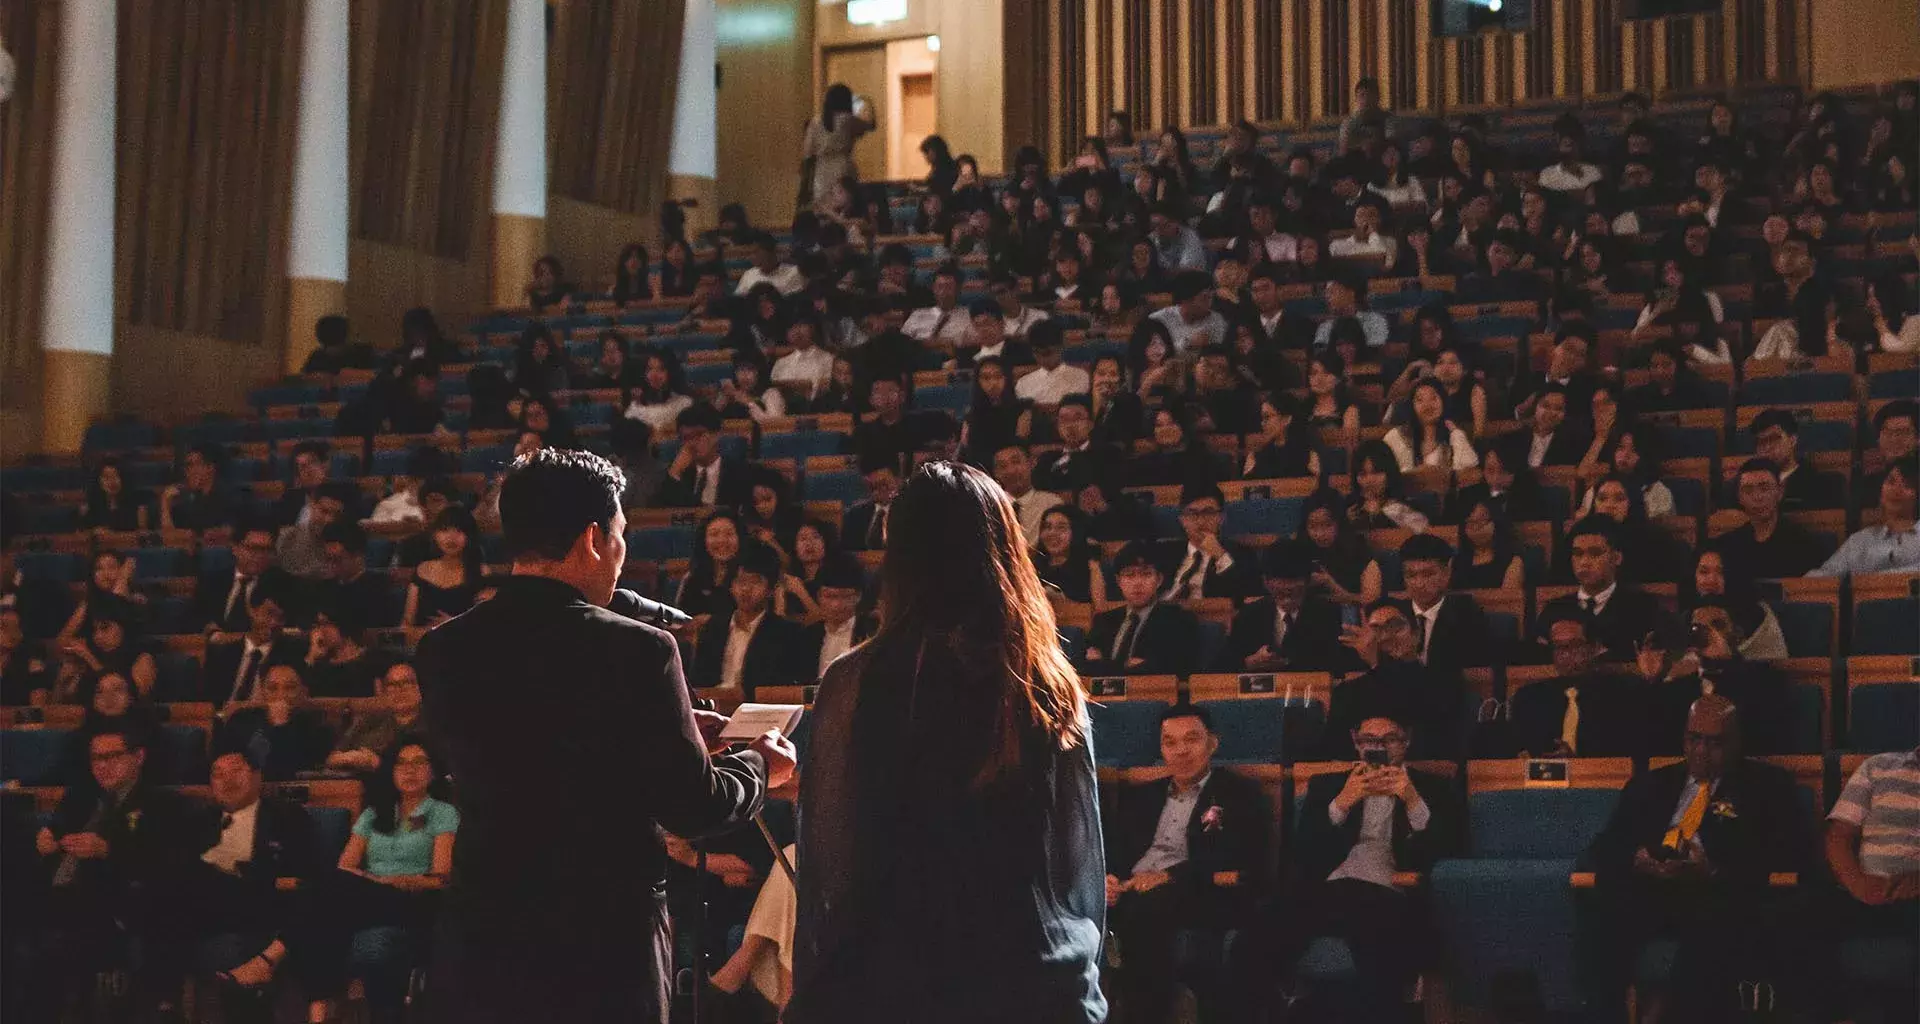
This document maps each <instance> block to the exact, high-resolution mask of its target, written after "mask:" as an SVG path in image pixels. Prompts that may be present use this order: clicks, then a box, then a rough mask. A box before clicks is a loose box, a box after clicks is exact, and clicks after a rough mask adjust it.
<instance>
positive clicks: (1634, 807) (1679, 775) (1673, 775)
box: [1587, 760, 1813, 888]
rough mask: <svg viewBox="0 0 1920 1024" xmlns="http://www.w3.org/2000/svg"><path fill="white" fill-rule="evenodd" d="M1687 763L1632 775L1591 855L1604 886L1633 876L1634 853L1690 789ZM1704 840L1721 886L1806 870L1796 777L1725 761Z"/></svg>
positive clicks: (1807, 830)
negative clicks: (1725, 764)
mask: <svg viewBox="0 0 1920 1024" xmlns="http://www.w3.org/2000/svg"><path fill="white" fill-rule="evenodd" d="M1686 786H1687V765H1686V762H1684V761H1683V762H1681V763H1679V764H1674V765H1668V766H1667V767H1665V768H1657V769H1654V770H1653V771H1648V772H1642V773H1640V774H1638V775H1635V776H1634V777H1633V778H1632V780H1630V781H1629V782H1628V783H1627V788H1626V789H1624V790H1622V791H1621V793H1620V802H1619V803H1617V804H1615V805H1614V808H1613V817H1612V818H1611V819H1609V820H1608V822H1607V827H1606V828H1605V829H1604V830H1602V831H1601V833H1600V834H1599V835H1598V836H1596V837H1595V838H1594V840H1593V845H1592V846H1591V847H1589V848H1588V850H1587V855H1588V857H1589V858H1590V859H1591V862H1592V864H1593V867H1594V871H1595V873H1596V875H1597V876H1598V878H1597V881H1598V882H1599V884H1600V885H1601V886H1602V887H1605V886H1607V885H1610V884H1614V883H1617V882H1620V881H1623V880H1625V879H1627V878H1629V877H1631V875H1632V872H1633V857H1634V854H1635V853H1636V852H1637V851H1639V850H1640V849H1642V848H1650V847H1656V846H1659V845H1660V843H1661V841H1662V840H1663V839H1664V838H1665V836H1666V833H1667V829H1668V828H1669V823H1670V822H1671V821H1672V820H1673V815H1674V812H1675V811H1676V810H1678V809H1679V807H1680V794H1681V793H1683V792H1685V791H1686ZM1708 807H1709V808H1710V809H1709V812H1708V814H1707V816H1706V817H1705V818H1704V819H1702V820H1701V822H1700V832H1699V840H1700V845H1701V846H1702V847H1704V848H1705V850H1706V854H1707V861H1708V863H1710V864H1712V865H1713V866H1714V868H1715V869H1716V872H1715V874H1714V878H1713V880H1714V881H1715V882H1716V883H1719V884H1729V885H1739V886H1747V887H1753V888H1764V887H1765V886H1766V884H1767V876H1768V875H1769V874H1771V873H1773V872H1776V871H1803V870H1805V868H1806V867H1807V865H1808V864H1809V862H1810V861H1811V860H1812V857H1811V854H1812V850H1813V839H1812V828H1811V823H1810V822H1808V821H1807V820H1806V815H1805V813H1804V812H1803V811H1802V809H1801V804H1800V796H1799V794H1798V793H1796V792H1795V791H1794V782H1793V775H1792V774H1791V773H1789V772H1788V771H1787V770H1786V769H1785V768H1779V767H1776V766H1774V765H1770V764H1767V763H1766V762H1764V761H1753V760H1741V761H1738V762H1736V763H1734V764H1732V765H1729V766H1728V770H1727V772H1726V774H1725V775H1723V776H1722V777H1721V779H1720V784H1719V785H1718V786H1717V787H1716V788H1715V789H1714V792H1713V797H1712V802H1711V803H1710V804H1709V805H1708Z"/></svg>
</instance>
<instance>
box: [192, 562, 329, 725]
mask: <svg viewBox="0 0 1920 1024" xmlns="http://www.w3.org/2000/svg"><path fill="white" fill-rule="evenodd" d="M290 596H291V594H290V591H289V590H287V589H286V588H284V587H275V586H270V585H265V584H263V585H261V586H257V587H254V588H253V589H252V590H251V591H250V592H249V593H248V594H247V596H246V604H245V608H244V611H245V612H246V615H247V629H246V631H245V632H244V633H238V634H235V633H216V634H214V635H213V636H212V637H210V638H209V639H208V642H207V655H206V658H207V667H206V672H205V679H204V681H203V683H202V686H201V696H202V698H203V699H205V700H208V701H211V702H212V703H213V706H214V707H215V708H220V707H224V706H226V705H228V704H245V703H248V702H251V701H253V700H255V699H256V698H257V697H258V695H259V687H260V683H261V682H262V681H263V680H264V679H266V675H267V669H269V668H271V667H272V666H274V665H280V664H292V663H293V662H296V661H298V660H300V659H301V657H302V656H303V655H304V653H305V652H303V651H301V650H300V641H299V639H298V638H297V637H295V636H294V635H293V634H290V633H288V632H287V631H286V628H287V619H288V615H287V602H288V600H289V598H290Z"/></svg>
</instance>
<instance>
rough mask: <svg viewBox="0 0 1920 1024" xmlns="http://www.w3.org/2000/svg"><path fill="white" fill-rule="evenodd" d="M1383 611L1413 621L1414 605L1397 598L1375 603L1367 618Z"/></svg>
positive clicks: (1368, 609) (1370, 607)
mask: <svg viewBox="0 0 1920 1024" xmlns="http://www.w3.org/2000/svg"><path fill="white" fill-rule="evenodd" d="M1382 609H1385V610H1387V611H1394V612H1399V613H1400V615H1401V617H1403V618H1405V619H1406V620H1407V621H1408V622H1412V621H1413V605H1411V604H1409V603H1407V602H1405V601H1402V600H1400V599H1399V598H1397V597H1383V598H1381V599H1380V600H1378V601H1375V602H1373V603H1372V604H1370V605H1368V606H1367V618H1373V613H1374V612H1377V611H1380V610H1382ZM1370 717H1378V716H1370Z"/></svg>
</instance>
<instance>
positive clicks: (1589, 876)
mask: <svg viewBox="0 0 1920 1024" xmlns="http://www.w3.org/2000/svg"><path fill="white" fill-rule="evenodd" d="M1398 881H1399V879H1398V878H1395V883H1396V884H1398ZM1567 884H1568V885H1570V886H1572V887H1573V888H1575V889H1591V888H1593V872H1591V871H1575V872H1574V873H1573V874H1571V875H1569V876H1567ZM1767 884H1768V885H1769V886H1772V887H1773V888H1775V889H1791V888H1793V887H1795V886H1797V885H1799V884H1800V875H1799V873H1798V872H1794V871H1776V872H1774V873H1773V874H1771V875H1768V876H1767Z"/></svg>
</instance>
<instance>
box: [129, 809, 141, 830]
mask: <svg viewBox="0 0 1920 1024" xmlns="http://www.w3.org/2000/svg"><path fill="white" fill-rule="evenodd" d="M139 830H140V811H139V810H138V809H137V808H136V809H134V810H131V811H128V812H127V831H128V832H138V831H139Z"/></svg>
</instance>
